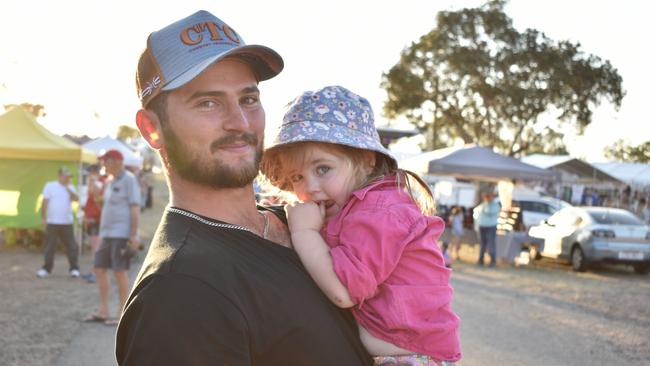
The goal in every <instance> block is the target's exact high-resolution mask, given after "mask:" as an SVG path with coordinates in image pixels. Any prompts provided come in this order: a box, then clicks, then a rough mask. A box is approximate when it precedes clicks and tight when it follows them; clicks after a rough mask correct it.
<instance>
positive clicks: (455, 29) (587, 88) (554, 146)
mask: <svg viewBox="0 0 650 366" xmlns="http://www.w3.org/2000/svg"><path fill="white" fill-rule="evenodd" d="M504 6H505V1H501V0H498V1H491V2H488V3H487V4H485V5H483V6H481V7H479V8H472V9H462V10H459V11H443V12H440V13H438V16H437V18H436V19H437V26H436V28H434V29H433V30H432V31H431V32H429V33H428V34H426V35H424V36H422V37H421V38H420V40H419V41H418V42H414V43H412V44H411V45H410V46H409V47H407V48H405V49H404V50H403V51H402V53H401V57H400V60H399V62H398V63H397V64H396V65H394V66H393V67H392V68H391V69H390V70H389V71H388V72H387V73H384V75H383V76H382V83H381V86H382V87H383V88H384V89H385V90H386V91H387V94H388V100H387V101H386V103H385V104H384V113H385V114H386V115H387V116H388V117H389V118H396V117H398V116H405V117H407V118H408V119H409V120H410V121H411V122H412V123H414V124H415V125H416V126H417V127H419V128H420V129H422V130H429V131H432V132H433V133H432V134H430V135H429V141H428V145H429V146H428V148H433V147H441V146H443V145H448V144H450V143H451V142H452V141H453V140H454V139H456V138H461V139H462V140H464V141H465V142H466V143H470V142H476V143H479V144H481V145H485V146H494V147H495V148H496V149H497V150H499V151H500V152H502V153H506V154H508V155H511V156H516V155H525V154H526V153H527V152H532V151H535V152H546V153H559V152H563V151H566V150H565V146H564V143H563V141H562V137H563V131H565V128H566V127H567V126H568V127H570V128H572V129H573V130H574V131H575V132H576V133H578V134H580V133H583V131H584V128H585V127H586V126H587V125H589V123H591V119H592V111H593V109H594V108H595V107H596V106H598V105H599V104H600V103H601V102H602V100H603V98H606V99H607V100H608V101H609V102H611V103H612V104H614V106H615V107H616V108H618V107H620V104H621V100H622V99H623V96H624V92H623V90H622V87H621V83H622V79H621V77H620V76H619V74H618V72H617V70H616V69H615V68H614V67H613V66H612V65H611V64H610V63H609V61H605V60H602V59H601V58H599V57H597V56H594V55H586V54H584V53H583V52H582V51H581V49H580V47H581V46H580V44H573V43H571V42H569V41H560V42H555V41H553V40H551V39H549V38H548V37H546V36H545V35H544V33H542V32H540V31H537V30H534V29H526V30H525V31H523V32H519V31H517V30H516V29H515V28H514V27H513V25H512V20H511V19H510V18H509V17H508V16H507V15H506V14H505V13H504V10H503V9H504ZM546 112H550V113H552V114H554V115H557V117H556V118H555V119H554V123H545V122H544V121H543V118H540V116H542V115H544V113H546Z"/></svg>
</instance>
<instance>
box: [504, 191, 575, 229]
mask: <svg viewBox="0 0 650 366" xmlns="http://www.w3.org/2000/svg"><path fill="white" fill-rule="evenodd" d="M512 205H513V206H519V207H520V208H521V211H522V220H523V222H524V227H525V230H526V231H528V229H529V228H530V227H531V226H535V225H539V223H540V222H542V221H543V220H546V219H548V218H549V217H551V215H553V214H554V213H555V212H557V211H559V210H560V209H562V208H564V207H569V206H571V204H569V203H567V202H565V201H562V200H561V199H558V198H552V197H542V196H515V197H514V198H513V199H512Z"/></svg>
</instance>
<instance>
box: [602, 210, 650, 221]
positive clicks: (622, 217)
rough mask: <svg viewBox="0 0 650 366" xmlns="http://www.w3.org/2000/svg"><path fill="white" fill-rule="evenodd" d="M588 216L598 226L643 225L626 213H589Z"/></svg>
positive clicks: (606, 211)
mask: <svg viewBox="0 0 650 366" xmlns="http://www.w3.org/2000/svg"><path fill="white" fill-rule="evenodd" d="M589 215H590V216H591V217H592V218H593V219H594V221H595V222H597V223H599V224H608V225H643V222H642V221H641V220H639V219H638V218H637V217H636V216H634V215H633V214H631V213H628V212H614V211H609V210H603V211H589Z"/></svg>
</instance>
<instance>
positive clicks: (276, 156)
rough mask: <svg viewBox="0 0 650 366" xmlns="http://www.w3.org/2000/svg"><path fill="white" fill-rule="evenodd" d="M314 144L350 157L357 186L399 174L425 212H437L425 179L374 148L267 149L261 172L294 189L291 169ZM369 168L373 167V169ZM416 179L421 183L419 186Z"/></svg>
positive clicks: (402, 186) (282, 186) (308, 145)
mask: <svg viewBox="0 0 650 366" xmlns="http://www.w3.org/2000/svg"><path fill="white" fill-rule="evenodd" d="M313 147H318V148H321V149H323V150H325V151H326V152H328V153H331V154H335V155H337V156H340V157H343V158H345V159H346V161H347V162H348V164H350V167H351V168H352V169H353V172H354V175H355V176H354V177H353V179H354V182H355V186H354V189H359V188H362V187H365V186H367V185H369V184H372V183H373V182H376V181H379V180H381V179H382V178H384V177H386V176H390V175H395V176H396V179H397V187H398V189H404V191H405V192H407V193H408V194H409V195H410V196H411V198H412V199H413V201H414V202H415V203H416V204H417V205H418V207H419V208H420V210H421V211H422V213H423V214H425V215H431V214H433V211H434V201H433V195H432V194H431V190H430V189H429V186H428V185H427V184H426V183H425V182H424V181H423V180H422V178H420V177H419V176H418V175H417V174H415V173H413V172H410V171H408V170H404V169H399V168H398V167H397V165H396V164H395V161H394V160H393V159H391V158H389V157H388V156H386V155H384V154H382V153H379V152H375V151H372V150H365V149H359V148H354V147H350V146H345V145H340V144H335V143H326V142H313V141H303V142H296V143H292V144H286V145H282V146H277V147H275V148H271V149H269V150H267V151H265V152H264V155H263V157H262V161H261V164H260V171H261V172H262V173H263V174H264V176H265V178H266V181H267V182H268V183H270V184H272V185H274V186H276V187H278V188H279V189H281V190H283V191H293V186H292V184H291V180H290V179H289V176H288V172H287V169H290V168H292V167H296V166H298V167H300V166H302V165H303V164H304V162H305V161H306V160H307V159H308V158H309V154H310V153H309V151H310V150H311V148H313ZM373 155H374V157H375V163H374V166H373V167H369V161H371V159H369V157H371V156H373ZM366 168H371V170H369V169H366ZM413 181H415V182H417V185H415V184H414V182H413Z"/></svg>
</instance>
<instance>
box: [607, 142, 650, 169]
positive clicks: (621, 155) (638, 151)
mask: <svg viewBox="0 0 650 366" xmlns="http://www.w3.org/2000/svg"><path fill="white" fill-rule="evenodd" d="M605 157H606V158H608V159H612V160H617V161H623V162H628V163H646V164H647V163H650V141H646V142H644V143H642V144H640V145H638V146H633V145H632V144H630V143H629V142H628V141H626V140H623V139H620V140H618V141H616V142H614V144H613V145H611V146H608V147H606V148H605Z"/></svg>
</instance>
